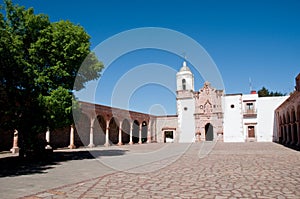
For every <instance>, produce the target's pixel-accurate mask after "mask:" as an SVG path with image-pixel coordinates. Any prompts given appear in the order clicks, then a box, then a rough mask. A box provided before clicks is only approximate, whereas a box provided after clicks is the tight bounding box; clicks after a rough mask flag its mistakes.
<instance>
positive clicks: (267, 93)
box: [257, 87, 286, 97]
mask: <svg viewBox="0 0 300 199" xmlns="http://www.w3.org/2000/svg"><path fill="white" fill-rule="evenodd" d="M257 93H258V96H259V97H271V96H285V95H286V94H283V93H281V92H277V91H276V92H273V91H271V92H270V91H269V90H268V89H266V88H265V87H262V88H261V89H260V90H258V92H257Z"/></svg>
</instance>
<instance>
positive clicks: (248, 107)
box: [246, 103, 254, 110]
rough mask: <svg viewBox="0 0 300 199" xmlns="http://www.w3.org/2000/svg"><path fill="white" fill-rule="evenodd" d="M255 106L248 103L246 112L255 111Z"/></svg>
mask: <svg viewBox="0 0 300 199" xmlns="http://www.w3.org/2000/svg"><path fill="white" fill-rule="evenodd" d="M253 109H254V106H253V103H246V110H253Z"/></svg>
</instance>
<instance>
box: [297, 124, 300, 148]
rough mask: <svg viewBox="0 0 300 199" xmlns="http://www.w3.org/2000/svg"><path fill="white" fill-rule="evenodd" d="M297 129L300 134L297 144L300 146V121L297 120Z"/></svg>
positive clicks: (299, 134)
mask: <svg viewBox="0 0 300 199" xmlns="http://www.w3.org/2000/svg"><path fill="white" fill-rule="evenodd" d="M296 127H297V128H296V131H297V135H298V143H297V146H298V147H300V122H296Z"/></svg>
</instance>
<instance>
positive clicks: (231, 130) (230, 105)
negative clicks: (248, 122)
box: [222, 94, 245, 142]
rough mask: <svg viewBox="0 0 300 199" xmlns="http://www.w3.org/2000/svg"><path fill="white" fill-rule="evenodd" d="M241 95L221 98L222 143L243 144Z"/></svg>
mask: <svg viewBox="0 0 300 199" xmlns="http://www.w3.org/2000/svg"><path fill="white" fill-rule="evenodd" d="M241 98H242V95H241V94H237V95H227V96H224V97H223V100H222V101H223V106H222V107H223V112H224V119H223V125H224V126H223V128H224V133H223V140H224V142H244V141H245V139H244V137H245V136H244V134H243V115H242V105H241V100H242V99H241Z"/></svg>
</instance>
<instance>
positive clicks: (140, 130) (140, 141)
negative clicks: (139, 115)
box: [139, 123, 142, 144]
mask: <svg viewBox="0 0 300 199" xmlns="http://www.w3.org/2000/svg"><path fill="white" fill-rule="evenodd" d="M139 144H142V123H140V126H139Z"/></svg>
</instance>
